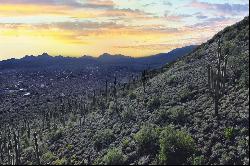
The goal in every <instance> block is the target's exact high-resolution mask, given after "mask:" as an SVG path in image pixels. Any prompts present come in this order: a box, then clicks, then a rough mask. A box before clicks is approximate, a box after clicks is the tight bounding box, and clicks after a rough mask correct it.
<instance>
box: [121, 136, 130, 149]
mask: <svg viewBox="0 0 250 166" xmlns="http://www.w3.org/2000/svg"><path fill="white" fill-rule="evenodd" d="M129 144H130V139H128V138H124V139H123V140H122V147H123V148H127V147H128V146H129Z"/></svg>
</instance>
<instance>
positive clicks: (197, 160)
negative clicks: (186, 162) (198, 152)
mask: <svg viewBox="0 0 250 166" xmlns="http://www.w3.org/2000/svg"><path fill="white" fill-rule="evenodd" d="M204 160H205V159H204V156H198V157H194V158H193V162H192V165H203V164H204Z"/></svg>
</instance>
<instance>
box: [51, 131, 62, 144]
mask: <svg viewBox="0 0 250 166" xmlns="http://www.w3.org/2000/svg"><path fill="white" fill-rule="evenodd" d="M62 136H63V131H62V130H61V129H60V130H57V131H56V132H52V133H50V134H49V138H50V139H49V140H50V141H51V142H52V143H53V142H55V141H58V140H59V139H60V138H62Z"/></svg>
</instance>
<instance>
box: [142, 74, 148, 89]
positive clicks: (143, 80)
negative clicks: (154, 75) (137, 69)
mask: <svg viewBox="0 0 250 166" xmlns="http://www.w3.org/2000/svg"><path fill="white" fill-rule="evenodd" d="M146 81H147V71H146V70H143V72H142V86H143V91H144V93H146Z"/></svg>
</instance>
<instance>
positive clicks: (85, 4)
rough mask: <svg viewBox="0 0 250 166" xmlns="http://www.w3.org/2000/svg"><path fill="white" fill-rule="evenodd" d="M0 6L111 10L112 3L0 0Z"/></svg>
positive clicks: (97, 0) (73, 0)
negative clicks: (48, 6)
mask: <svg viewBox="0 0 250 166" xmlns="http://www.w3.org/2000/svg"><path fill="white" fill-rule="evenodd" d="M0 4H2V5H4V4H7V5H10V4H14V5H17V4H19V5H23V4H25V5H52V6H69V7H74V8H94V9H98V8H104V9H112V8H113V7H114V5H115V4H114V2H113V1H112V0H85V1H83V2H81V1H77V0H1V1H0Z"/></svg>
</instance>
